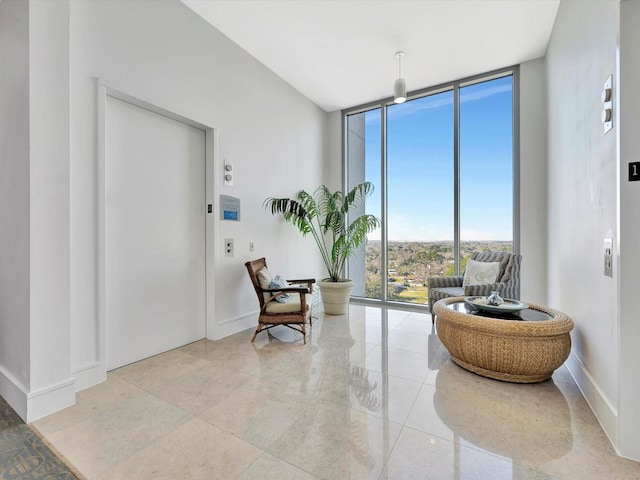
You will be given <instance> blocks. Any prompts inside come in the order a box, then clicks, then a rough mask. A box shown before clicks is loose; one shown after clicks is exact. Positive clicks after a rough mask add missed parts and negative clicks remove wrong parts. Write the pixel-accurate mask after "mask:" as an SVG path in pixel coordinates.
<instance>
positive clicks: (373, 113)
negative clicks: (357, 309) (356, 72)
mask: <svg viewBox="0 0 640 480" xmlns="http://www.w3.org/2000/svg"><path fill="white" fill-rule="evenodd" d="M516 82H517V69H510V70H508V71H503V72H499V73H493V74H491V76H487V77H484V78H483V77H476V78H473V79H468V80H464V81H459V82H452V83H451V85H445V86H440V87H438V89H436V90H431V91H430V90H425V91H422V92H419V93H414V94H412V95H411V96H410V99H409V100H408V101H407V102H405V103H402V104H394V103H392V102H391V101H381V102H379V103H377V104H371V105H368V106H366V107H363V108H356V109H350V110H347V111H345V112H344V115H345V127H346V128H345V158H346V166H347V168H346V172H347V176H346V187H347V188H349V187H351V186H353V185H355V184H357V183H359V182H361V181H364V180H367V181H370V182H372V183H373V184H374V185H375V187H376V190H375V194H374V196H372V197H370V198H369V199H368V200H367V203H366V205H365V210H366V212H367V213H373V214H375V215H377V216H379V217H380V218H381V219H382V228H381V229H380V230H378V231H376V232H374V233H373V234H372V235H370V236H369V237H368V240H367V243H366V245H365V247H364V248H363V249H362V251H361V252H360V254H359V255H357V256H356V257H354V258H352V259H351V261H350V262H349V266H348V268H349V272H348V273H349V276H350V278H352V279H353V280H354V282H355V288H354V292H353V294H354V295H355V296H358V297H363V298H370V299H380V300H384V301H399V302H407V303H411V304H426V303H427V294H428V292H427V278H428V277H429V276H434V275H456V274H459V273H460V272H462V271H463V270H464V266H465V264H466V260H467V259H468V258H469V257H470V256H471V254H472V253H474V252H477V251H512V250H514V245H515V244H516V242H517V236H516V235H515V232H514V226H515V225H516V224H517V222H516V220H517V219H514V212H515V211H516V209H515V208H514V205H516V204H517V175H516V174H515V172H516V171H517V157H516V154H515V149H514V146H515V145H517V142H516V140H515V136H516V134H517V126H516V125H515V124H514V119H515V118H516V117H515V115H514V110H515V108H516V107H517V105H516V103H515V100H514V98H515V95H514V91H515V90H516Z"/></svg>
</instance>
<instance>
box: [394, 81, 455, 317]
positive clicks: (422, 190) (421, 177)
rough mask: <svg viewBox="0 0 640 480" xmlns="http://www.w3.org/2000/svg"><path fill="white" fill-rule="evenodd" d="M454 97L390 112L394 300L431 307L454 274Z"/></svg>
mask: <svg viewBox="0 0 640 480" xmlns="http://www.w3.org/2000/svg"><path fill="white" fill-rule="evenodd" d="M453 177H454V176H453V91H446V92H442V93H438V94H434V95H430V96H426V97H422V98H418V99H415V100H411V101H408V102H406V103H402V104H399V105H391V106H389V107H387V218H386V221H387V225H388V248H387V259H388V266H387V271H388V292H389V293H388V297H389V298H388V299H389V300H396V301H402V302H410V303H420V304H425V303H427V302H428V297H427V288H426V283H427V278H428V277H429V276H430V275H442V274H445V273H449V270H451V272H450V273H453V267H452V266H453V261H454V258H453V239H454V237H453V235H454V216H453V206H454V205H453V200H454V197H453V181H454V178H453Z"/></svg>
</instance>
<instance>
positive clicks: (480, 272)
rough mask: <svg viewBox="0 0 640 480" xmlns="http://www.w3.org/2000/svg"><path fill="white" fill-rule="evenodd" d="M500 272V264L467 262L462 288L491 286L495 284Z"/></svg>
mask: <svg viewBox="0 0 640 480" xmlns="http://www.w3.org/2000/svg"><path fill="white" fill-rule="evenodd" d="M499 272H500V262H478V261H476V260H468V261H467V268H465V270H464V278H463V279H462V286H463V287H467V286H469V285H491V284H492V283H495V282H496V278H498V273H499Z"/></svg>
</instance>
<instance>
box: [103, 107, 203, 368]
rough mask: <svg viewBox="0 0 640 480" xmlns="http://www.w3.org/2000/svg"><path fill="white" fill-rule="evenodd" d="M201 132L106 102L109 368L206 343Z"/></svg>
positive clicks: (107, 338) (135, 109)
mask: <svg viewBox="0 0 640 480" xmlns="http://www.w3.org/2000/svg"><path fill="white" fill-rule="evenodd" d="M204 205H205V132H203V131H202V130H199V129H197V128H194V127H191V126H189V125H186V124H184V123H181V122H179V121H176V120H173V119H170V118H168V117H165V116H162V115H159V114H157V113H154V112H151V111H149V110H146V109H144V108H141V107H138V106H134V105H132V104H129V103H126V102H124V101H122V100H118V99H116V98H113V97H107V109H106V157H105V239H104V240H105V270H106V271H105V295H106V298H105V316H106V363H107V369H108V370H112V369H114V368H118V367H120V366H123V365H126V364H129V363H132V362H135V361H138V360H141V359H143V358H147V357H149V356H152V355H155V354H158V353H161V352H164V351H167V350H170V349H172V348H176V347H178V346H181V345H184V344H187V343H190V342H193V341H195V340H199V339H201V338H204V337H205V334H206V332H205V329H206V318H205V311H206V310H205V307H206V297H205V210H204Z"/></svg>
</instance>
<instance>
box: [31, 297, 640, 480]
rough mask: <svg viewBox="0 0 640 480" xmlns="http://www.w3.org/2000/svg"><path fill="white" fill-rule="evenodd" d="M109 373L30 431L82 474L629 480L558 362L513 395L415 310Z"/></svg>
mask: <svg viewBox="0 0 640 480" xmlns="http://www.w3.org/2000/svg"><path fill="white" fill-rule="evenodd" d="M251 334H252V332H251V331H247V332H242V333H239V334H237V335H233V336H231V337H228V338H225V339H223V340H219V341H215V342H213V341H208V340H202V341H199V342H196V343H193V344H191V345H186V346H184V347H182V348H179V349H177V350H173V351H170V352H167V353H164V354H162V355H158V356H156V357H152V358H149V359H147V360H143V361H141V362H138V363H135V364H132V365H129V366H126V367H123V368H120V369H118V370H115V371H113V372H110V373H109V375H108V379H107V381H106V382H104V383H103V384H100V385H97V386H95V387H93V388H90V389H88V390H85V391H83V392H80V393H79V394H78V399H77V400H78V401H77V404H76V405H75V406H73V407H70V408H68V409H66V410H63V411H61V412H58V413H56V414H54V415H51V416H49V417H46V418H44V419H41V420H38V421H37V422H35V423H34V426H35V427H36V428H37V429H39V430H40V431H41V432H42V433H43V434H44V435H45V436H46V438H47V439H48V440H49V441H51V442H52V443H53V445H54V446H55V447H56V448H57V449H58V450H59V451H60V452H61V453H62V454H63V455H65V456H66V457H67V459H69V461H70V462H71V463H73V464H74V465H75V466H76V467H77V468H78V469H79V470H80V471H81V472H82V473H83V474H84V475H85V476H86V477H87V478H88V479H110V480H113V479H127V480H130V479H172V480H175V479H207V480H209V479H278V480H282V479H295V480H298V479H301V480H304V479H317V478H320V479H340V480H342V479H349V478H352V479H402V480H405V479H436V480H439V479H463V480H464V479H482V480H485V479H491V480H496V479H558V478H563V479H580V480H587V479H598V480H602V479H616V480H618V479H638V478H640V464H638V463H635V462H632V461H629V460H625V459H622V458H619V457H618V456H616V454H615V453H614V451H613V449H612V447H611V445H610V443H609V441H608V440H607V438H606V436H605V435H604V433H603V431H602V429H601V428H600V426H599V424H598V422H597V421H596V419H595V417H594V416H593V414H592V412H591V410H590V409H589V407H588V406H587V404H586V402H585V400H584V398H583V397H582V395H581V394H580V391H579V390H578V388H577V387H576V385H575V383H574V382H573V380H572V378H571V376H570V375H569V372H568V371H567V370H566V368H565V367H561V368H560V369H559V370H558V371H557V372H556V373H555V374H554V376H553V379H552V380H550V381H547V382H544V383H540V384H535V385H516V384H509V383H502V382H498V381H494V380H489V379H486V378H483V377H479V376H477V375H474V374H472V373H469V372H467V371H465V370H462V369H461V368H459V367H457V366H456V365H455V364H453V363H452V362H451V360H450V359H449V357H448V354H447V351H446V350H445V349H444V348H443V347H442V345H441V344H440V342H439V340H438V338H437V336H436V333H435V331H434V330H433V328H432V326H431V318H430V316H429V315H427V314H423V313H415V312H408V311H401V310H391V309H384V308H377V307H365V306H359V305H352V306H351V307H350V312H349V315H348V316H346V315H345V316H327V317H326V318H325V317H324V316H322V315H321V317H320V318H319V319H318V320H316V321H315V322H314V325H313V328H312V329H311V332H310V334H309V335H308V342H307V345H303V344H302V342H301V340H300V338H301V337H300V335H299V334H297V333H295V332H293V331H291V330H288V329H285V328H284V327H283V328H279V329H273V330H272V335H269V334H267V333H262V334H260V336H259V337H258V339H257V340H256V342H255V343H254V344H252V343H250V341H249V340H250V338H251Z"/></svg>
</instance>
